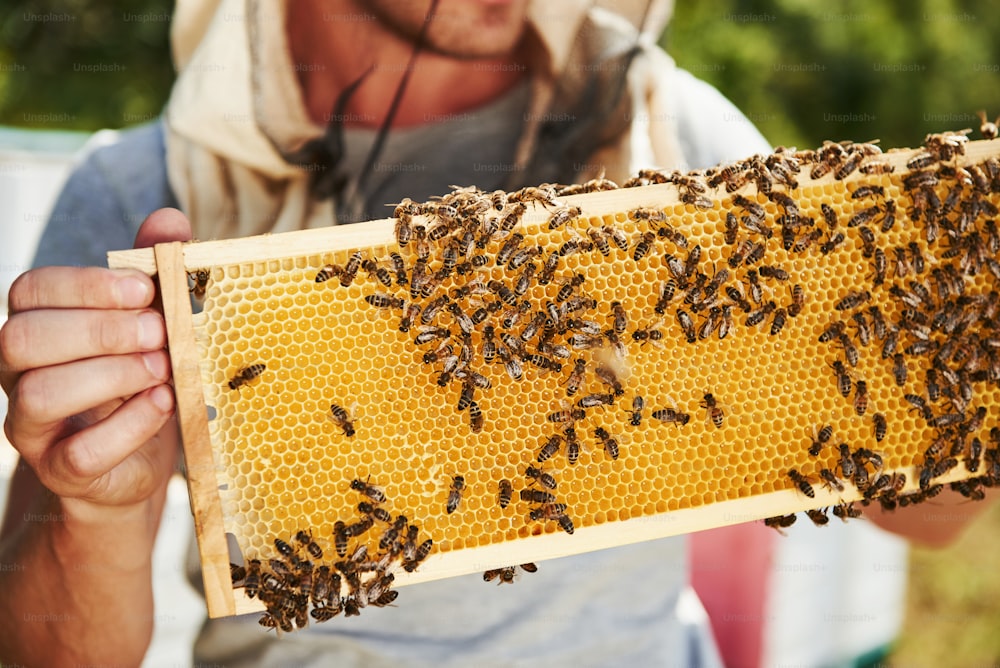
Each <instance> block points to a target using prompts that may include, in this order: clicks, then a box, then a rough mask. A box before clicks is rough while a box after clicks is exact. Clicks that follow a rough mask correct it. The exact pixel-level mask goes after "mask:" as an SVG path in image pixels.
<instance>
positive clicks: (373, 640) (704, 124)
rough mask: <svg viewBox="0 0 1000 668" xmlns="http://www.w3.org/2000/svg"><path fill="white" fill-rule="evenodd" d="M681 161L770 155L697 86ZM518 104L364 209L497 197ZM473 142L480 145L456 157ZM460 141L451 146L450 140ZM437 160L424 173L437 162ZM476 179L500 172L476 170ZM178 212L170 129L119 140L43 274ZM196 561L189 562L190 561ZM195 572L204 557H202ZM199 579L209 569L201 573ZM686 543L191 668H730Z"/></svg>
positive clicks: (412, 604) (350, 147)
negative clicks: (166, 136) (697, 588)
mask: <svg viewBox="0 0 1000 668" xmlns="http://www.w3.org/2000/svg"><path fill="white" fill-rule="evenodd" d="M673 86H674V89H675V90H676V96H675V99H676V104H675V110H674V112H675V113H676V114H677V123H678V126H679V128H680V133H681V144H682V148H683V149H684V151H685V159H686V162H687V164H688V166H690V167H692V168H699V167H707V166H710V165H713V164H716V163H719V162H724V161H728V160H733V159H738V158H742V157H745V156H747V155H750V154H752V153H754V152H763V151H767V150H768V146H767V144H766V143H765V142H764V140H763V138H762V137H761V136H760V135H759V134H758V133H757V131H756V130H755V129H754V128H753V126H752V124H751V123H750V122H749V121H747V120H746V118H745V117H744V116H743V115H742V114H740V112H739V111H738V110H737V109H736V108H735V107H734V106H733V105H732V104H730V103H729V102H728V101H727V100H725V98H723V97H722V96H721V95H720V94H719V93H718V92H717V91H716V90H715V89H713V88H712V87H710V86H708V85H707V84H705V83H703V82H701V81H698V80H697V79H695V78H694V77H692V76H691V75H689V74H687V73H685V72H678V73H677V75H676V76H675V78H674V82H673ZM526 101H527V98H526V91H525V90H524V89H523V88H518V89H515V90H514V91H512V92H511V93H510V94H509V95H507V96H505V97H504V98H502V99H501V100H499V101H497V102H495V103H493V104H491V105H488V106H487V107H484V108H483V109H480V110H478V111H476V112H475V113H469V114H462V115H458V116H456V117H453V118H447V119H441V122H439V123H437V124H435V125H433V126H429V127H427V128H424V129H417V130H409V131H405V132H400V133H396V134H395V135H394V136H393V137H392V138H391V139H390V140H389V142H387V145H386V147H385V149H384V151H383V153H382V156H381V160H380V163H379V164H382V165H392V164H397V165H407V164H416V163H417V162H420V164H426V165H427V169H426V170H423V169H418V170H406V169H403V168H399V169H396V170H394V169H391V168H383V169H382V170H381V171H376V173H375V178H372V179H371V180H370V181H369V184H370V186H371V187H372V188H373V190H372V191H371V193H370V194H369V195H368V197H367V199H368V200H369V201H374V202H385V203H389V202H396V201H399V200H400V199H402V197H406V196H409V197H412V198H414V199H417V200H420V199H424V198H426V197H427V196H430V195H432V194H435V193H444V192H447V190H448V186H449V185H451V184H455V185H469V184H475V185H478V186H479V187H481V188H483V189H487V190H488V189H493V188H496V187H499V186H500V184H502V183H503V182H504V180H505V177H506V174H505V173H504V170H503V167H502V166H503V165H505V164H509V163H510V162H511V161H512V157H513V147H514V145H515V143H516V140H517V137H518V136H519V134H520V129H521V117H520V114H519V113H518V110H519V109H523V106H524V104H525V103H526ZM463 136H468V137H475V138H476V141H458V142H456V141H454V139H455V138H460V137H463ZM372 139H373V135H372V134H371V133H369V132H366V131H357V132H355V131H352V132H349V133H348V134H347V136H345V146H346V154H345V163H344V164H345V165H348V167H346V169H352V168H355V169H356V167H353V165H357V164H360V162H361V161H363V159H364V155H365V154H366V152H367V146H369V145H370V143H371V141H372ZM449 139H450V141H446V140H449ZM428 146H433V147H435V148H436V150H435V151H431V152H430V153H431V154H433V155H434V158H433V163H428V162H427V155H428V151H427V147H428ZM476 165H494V166H497V167H495V168H492V169H480V170H477V169H476ZM164 206H176V201H175V199H174V197H173V195H172V193H171V191H170V187H169V184H168V181H167V175H166V167H165V163H164V144H163V133H162V128H161V127H160V126H159V125H158V124H154V125H149V126H145V127H140V128H137V129H134V130H129V131H126V132H122V133H121V135H120V137H119V139H118V141H116V142H114V143H112V144H110V145H106V146H102V147H101V148H98V149H96V150H93V151H91V152H90V153H89V154H88V155H87V157H86V159H85V160H84V162H83V163H82V164H81V165H80V166H79V167H77V169H75V170H74V172H73V174H72V175H71V176H70V179H69V181H68V182H67V184H66V186H65V188H64V190H63V192H62V194H61V195H60V197H59V199H58V202H57V204H56V206H55V209H54V210H53V213H52V216H51V219H50V222H49V224H48V226H47V227H46V230H45V232H44V234H43V236H42V239H41V243H40V246H39V249H38V253H37V255H36V258H35V265H36V266H42V265H52V264H61V265H104V264H105V253H106V251H107V250H110V249H121V248H129V247H131V244H132V240H133V238H134V236H135V232H136V230H137V229H138V227H139V225H140V223H141V222H142V221H143V220H144V219H145V217H146V216H147V215H149V214H150V213H151V212H152V211H155V210H156V209H158V208H161V207H164ZM193 554H194V553H193V552H192V555H193ZM193 559H194V562H193V563H194V565H195V566H196V559H197V557H196V555H195V556H194V557H193ZM194 570H195V575H196V574H197V569H196V568H195V569H194ZM686 582H687V563H686V552H685V543H684V541H683V539H682V538H674V539H664V540H657V541H651V542H647V543H640V544H636V545H630V546H626V547H620V548H615V549H611V550H603V551H599V552H592V553H589V554H584V555H579V556H574V557H567V558H563V559H558V560H554V561H548V562H543V563H541V564H540V565H539V572H538V573H535V574H526V575H525V576H524V577H523V578H522V579H521V580H520V581H519V582H518V583H516V584H515V585H514V586H495V585H493V584H488V583H484V582H483V581H482V578H481V576H479V575H471V576H465V577H458V578H452V579H449V580H442V581H438V582H432V583H427V584H422V585H415V586H411V587H406V588H404V589H402V590H401V592H400V596H399V600H398V604H397V607H393V608H386V609H372V608H367V609H365V610H364V611H363V614H362V615H361V616H360V617H356V618H351V619H345V618H342V617H338V618H335V619H333V620H330V621H328V622H326V623H323V624H318V625H313V626H312V627H311V628H310V629H309V630H308V631H306V632H296V633H295V634H293V635H292V636H290V637H284V638H281V639H278V638H276V636H275V634H274V633H273V632H266V631H265V630H264V629H263V628H262V627H260V626H258V625H257V623H256V620H257V617H258V615H247V616H243V617H237V618H228V619H217V620H207V621H206V623H205V626H204V628H203V629H202V633H201V635H200V636H199V639H198V641H197V644H196V647H195V661H196V662H198V663H201V664H206V665H226V666H307V665H311V666H328V665H337V666H390V665H391V666H393V668H397V667H398V666H400V665H409V666H431V665H433V666H511V665H546V666H573V667H574V668H581V667H583V666H618V665H628V666H678V667H681V666H683V667H695V666H698V667H704V666H716V665H719V658H718V654H717V652H716V650H715V647H714V645H713V643H712V640H711V635H710V632H709V630H708V627H707V623H706V620H705V617H704V611H703V610H702V609H701V608H700V604H699V603H698V601H697V598H696V597H695V596H694V594H693V593H692V591H691V590H690V589H689V588H688V587H687V586H686Z"/></svg>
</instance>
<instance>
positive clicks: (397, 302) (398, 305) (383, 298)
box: [365, 292, 406, 309]
mask: <svg viewBox="0 0 1000 668" xmlns="http://www.w3.org/2000/svg"><path fill="white" fill-rule="evenodd" d="M365 301H366V302H368V303H369V304H371V305H372V306H374V307H375V308H381V309H389V308H391V309H402V308H403V306H404V305H405V304H406V302H405V301H404V300H403V299H401V298H400V297H393V296H392V295H387V294H385V293H383V292H376V293H375V294H373V295H365Z"/></svg>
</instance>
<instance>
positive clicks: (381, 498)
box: [351, 478, 385, 503]
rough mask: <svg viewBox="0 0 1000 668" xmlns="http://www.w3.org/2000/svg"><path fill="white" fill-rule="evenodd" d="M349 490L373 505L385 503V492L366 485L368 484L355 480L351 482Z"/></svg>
mask: <svg viewBox="0 0 1000 668" xmlns="http://www.w3.org/2000/svg"><path fill="white" fill-rule="evenodd" d="M351 489H353V490H355V491H357V492H361V493H362V494H364V495H365V496H367V497H368V498H369V499H371V500H372V501H374V502H375V503H385V492H383V491H382V489H381V488H379V487H376V486H374V485H370V484H368V482H366V481H364V480H361V479H359V478H355V479H354V480H352V481H351Z"/></svg>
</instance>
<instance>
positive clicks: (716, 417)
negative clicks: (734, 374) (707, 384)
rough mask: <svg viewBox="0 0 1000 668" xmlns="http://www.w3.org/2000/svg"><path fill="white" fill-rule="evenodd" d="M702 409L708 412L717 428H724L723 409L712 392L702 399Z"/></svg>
mask: <svg viewBox="0 0 1000 668" xmlns="http://www.w3.org/2000/svg"><path fill="white" fill-rule="evenodd" d="M701 407H702V408H704V409H705V410H706V411H708V417H709V419H711V420H712V424H714V425H715V427H716V428H719V427H722V420H723V418H724V417H725V413H723V411H722V409H721V408H719V404H718V401H716V399H715V396H714V395H713V394H712V393H711V392H706V393H705V396H704V397H703V399H702V402H701Z"/></svg>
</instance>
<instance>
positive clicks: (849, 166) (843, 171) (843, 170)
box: [833, 153, 861, 181]
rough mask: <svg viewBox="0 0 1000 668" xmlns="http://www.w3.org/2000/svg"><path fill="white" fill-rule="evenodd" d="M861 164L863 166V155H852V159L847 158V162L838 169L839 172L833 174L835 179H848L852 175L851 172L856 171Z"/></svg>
mask: <svg viewBox="0 0 1000 668" xmlns="http://www.w3.org/2000/svg"><path fill="white" fill-rule="evenodd" d="M859 164H861V154H860V153H853V154H851V155H850V157H848V158H847V160H845V161H844V162H842V163H841V165H840V167H838V168H837V171H835V172H834V173H833V178H835V179H837V180H838V181H842V180H843V179H845V178H847V176H848V175H850V174H851V172H853V171H854V170H856V169H857V168H858V165H859Z"/></svg>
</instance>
